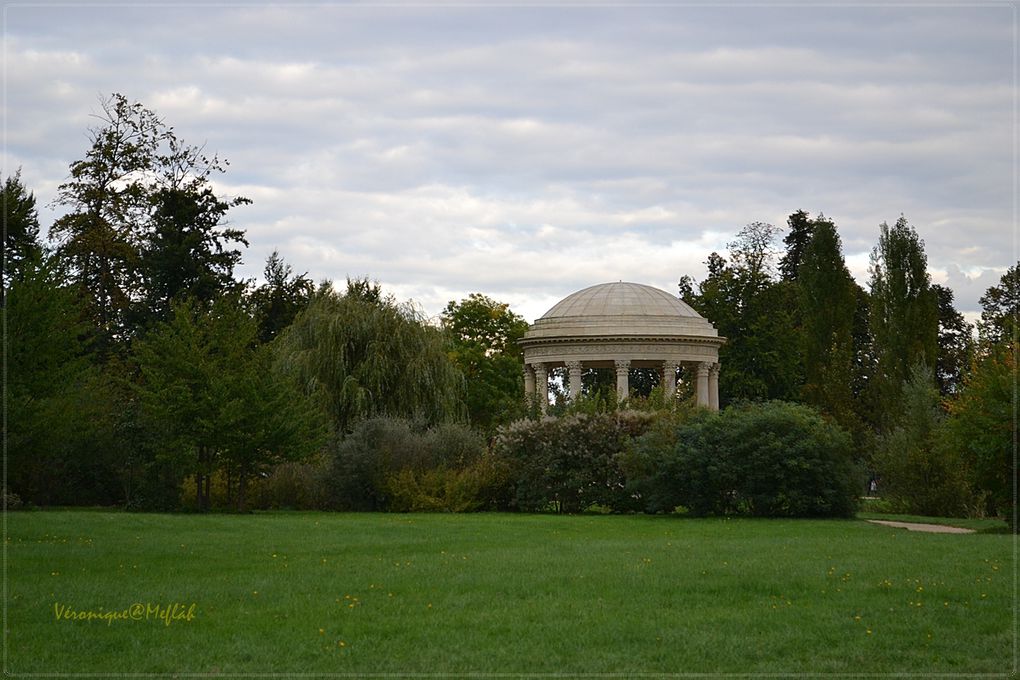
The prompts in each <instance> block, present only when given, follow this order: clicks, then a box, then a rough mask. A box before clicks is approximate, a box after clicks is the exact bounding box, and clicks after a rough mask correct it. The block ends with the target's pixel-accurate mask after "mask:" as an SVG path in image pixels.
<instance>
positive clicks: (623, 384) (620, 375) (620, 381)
mask: <svg viewBox="0 0 1020 680" xmlns="http://www.w3.org/2000/svg"><path fill="white" fill-rule="evenodd" d="M613 363H614V364H615V365H616V398H617V400H618V401H623V400H624V399H626V398H627V395H629V394H630V360H629V359H617V360H616V361H614V362H613Z"/></svg>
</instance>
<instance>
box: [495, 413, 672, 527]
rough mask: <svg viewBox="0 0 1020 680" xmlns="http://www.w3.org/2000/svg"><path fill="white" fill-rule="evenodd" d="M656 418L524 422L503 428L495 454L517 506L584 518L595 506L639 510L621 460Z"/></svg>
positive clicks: (582, 416)
mask: <svg viewBox="0 0 1020 680" xmlns="http://www.w3.org/2000/svg"><path fill="white" fill-rule="evenodd" d="M654 420H655V415H654V414H652V413H648V412H640V411H613V412H602V413H584V412H580V413H572V414H569V415H565V416H563V417H560V418H544V419H542V420H519V421H517V422H515V423H511V424H510V425H508V426H506V427H504V428H502V429H501V430H500V431H499V433H498V434H497V436H496V439H495V441H494V442H493V453H494V454H495V455H496V456H497V457H498V458H499V459H501V460H504V461H506V463H507V465H508V466H509V468H510V478H511V480H512V486H513V494H514V495H513V502H514V506H515V507H517V508H519V509H521V510H532V511H534V510H548V509H552V508H555V509H556V510H557V511H559V512H580V511H581V510H584V509H585V508H587V507H589V506H591V505H595V504H597V505H601V506H606V507H610V508H613V509H615V510H629V509H633V508H634V505H635V504H634V499H633V498H631V497H630V495H629V493H628V492H627V489H626V480H625V477H624V474H623V469H622V467H621V458H622V456H623V454H624V452H625V450H626V448H627V443H628V441H629V440H630V438H631V437H633V436H635V435H637V434H640V433H642V432H644V431H645V430H646V429H647V428H648V427H650V426H651V423H652V422H653V421H654Z"/></svg>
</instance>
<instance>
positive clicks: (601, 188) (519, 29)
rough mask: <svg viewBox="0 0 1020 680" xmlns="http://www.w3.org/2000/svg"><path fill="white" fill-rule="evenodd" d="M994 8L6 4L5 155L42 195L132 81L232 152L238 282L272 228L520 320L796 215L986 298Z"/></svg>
mask: <svg viewBox="0 0 1020 680" xmlns="http://www.w3.org/2000/svg"><path fill="white" fill-rule="evenodd" d="M1007 10H1008V8H1005V7H900V8H880V7H843V8H839V7H824V6H799V7H787V8H781V7H777V8H772V7H764V6H762V7H720V8H705V7H683V6H678V7H673V8H604V7H601V8H600V7H584V6H575V7H554V6H549V7H519V8H514V7H502V8H482V7H468V6H465V7H425V6H413V7H372V6H363V5H343V6H290V7H288V6H287V5H272V6H261V5H258V4H252V5H250V6H242V7H219V8H216V7H212V8H196V7H193V6H187V5H181V6H168V7H128V6H120V7H118V6H109V7H96V6H85V5H83V6H81V7H62V8H59V13H57V8H53V7H48V8H47V7H37V8H36V7H16V8H8V24H7V35H6V39H7V42H6V50H7V54H6V58H7V92H8V107H9V111H10V115H9V117H8V122H7V137H6V140H5V143H6V144H5V150H4V166H5V168H13V167H17V166H19V165H20V166H23V177H24V178H25V180H26V182H28V184H29V186H30V188H32V189H33V190H34V191H35V192H36V194H37V196H38V197H39V198H40V201H41V202H43V203H45V202H47V201H48V200H50V199H51V198H52V196H53V195H54V191H55V187H56V185H57V184H58V183H59V182H60V181H61V180H62V179H63V177H64V176H65V175H66V171H67V165H68V163H70V162H71V161H72V160H74V159H76V158H79V157H80V156H81V155H82V154H83V153H84V150H85V144H86V140H85V135H84V131H85V127H86V126H87V125H88V124H89V123H90V119H89V118H88V113H89V112H90V111H95V110H96V108H97V103H96V97H97V95H98V94H99V93H110V92H113V91H118V92H123V93H125V94H127V95H128V96H129V97H132V98H134V99H137V100H140V101H142V102H143V103H145V104H146V105H147V106H149V107H151V108H153V109H155V110H156V111H158V112H159V113H160V114H161V115H163V116H164V117H165V119H166V120H167V121H169V122H170V123H171V124H173V125H174V126H175V128H176V130H177V131H178V133H179V134H180V136H181V137H182V138H184V139H185V140H188V141H192V142H198V143H201V142H206V143H207V144H208V147H209V148H210V150H213V151H216V152H219V153H220V154H222V155H223V156H225V157H227V158H229V159H230V161H231V169H230V172H229V173H228V174H227V175H226V176H224V177H223V178H221V180H220V187H221V188H222V190H224V191H225V192H227V193H231V194H241V195H246V196H249V197H251V198H253V199H254V200H255V203H254V205H252V206H248V207H244V208H239V209H238V210H237V211H236V214H235V215H234V216H233V221H234V223H235V224H236V225H238V226H241V227H243V228H245V229H247V230H248V234H249V238H250V240H251V243H252V247H251V249H250V251H249V253H248V256H247V263H246V265H245V270H244V273H245V274H246V275H250V276H257V275H258V273H259V272H260V270H261V266H262V263H261V260H262V259H263V258H264V257H265V256H266V255H267V254H268V253H269V252H270V251H271V250H272V249H273V248H274V247H279V248H280V250H281V252H282V253H283V255H284V256H285V257H286V258H287V259H288V260H289V261H291V262H292V263H293V264H294V266H295V268H297V269H298V270H301V271H305V270H307V271H309V273H310V274H311V275H312V276H314V277H316V278H321V277H332V278H343V277H344V276H345V275H347V274H351V275H368V276H371V277H374V278H377V279H379V280H380V281H381V282H382V283H383V284H384V286H386V287H387V288H388V289H390V290H393V291H394V292H395V293H397V294H398V295H401V296H404V297H413V298H414V299H415V300H417V301H419V302H420V303H421V304H422V305H423V306H424V307H425V309H426V310H427V311H429V312H430V313H437V312H438V311H439V310H440V309H441V308H442V306H443V305H444V304H445V302H446V301H447V300H448V299H452V298H456V297H462V296H464V295H466V294H467V293H469V292H473V291H482V292H485V293H487V294H489V295H492V296H494V297H497V298H499V299H503V300H506V301H507V302H510V303H511V304H513V305H514V306H515V309H517V310H518V311H520V312H521V313H522V314H524V315H525V316H526V317H528V318H534V317H535V316H537V315H539V314H541V313H542V312H544V311H545V309H546V308H548V307H549V306H551V304H552V303H553V302H555V301H556V299H558V298H559V297H561V296H562V295H565V294H567V293H569V292H571V291H572V290H575V289H578V288H581V287H583V286H586V285H590V284H592V283H597V282H599V281H603V280H615V279H630V280H638V281H642V282H646V283H650V284H653V285H658V286H660V287H663V288H665V289H667V290H673V289H674V286H675V282H676V280H677V279H678V278H679V276H681V275H682V274H685V273H689V274H693V275H695V276H701V275H703V266H702V261H703V260H704V259H705V257H706V256H707V254H708V253H709V252H711V251H712V250H720V249H723V248H724V246H725V243H726V242H727V241H728V240H730V239H731V238H732V237H733V235H734V234H735V233H736V231H738V230H739V228H740V227H741V226H742V225H743V224H745V223H747V222H750V221H753V220H767V221H772V222H774V223H777V224H783V223H785V219H786V216H787V215H789V213H791V212H793V211H794V210H796V209H800V208H803V209H806V210H810V211H812V212H817V211H824V212H825V213H826V215H828V216H830V217H831V218H833V219H834V220H835V221H836V222H837V224H838V225H839V227H840V232H841V234H842V237H843V243H844V248H845V250H846V252H847V256H848V262H849V263H850V265H851V269H852V270H853V271H854V273H855V275H856V276H858V278H859V280H860V281H861V282H862V283H863V282H864V281H866V276H867V274H866V263H867V253H868V252H869V251H870V250H871V248H872V247H873V245H874V243H875V241H876V240H877V235H878V224H879V223H880V222H882V221H888V222H892V221H895V219H896V218H897V217H898V216H899V215H900V213H904V214H905V215H906V216H907V217H908V219H909V220H910V221H911V223H912V224H914V225H915V226H916V228H917V229H918V231H919V233H920V234H921V236H922V237H923V238H924V239H925V242H926V244H927V252H928V256H929V263H930V266H931V270H932V273H933V276H934V277H935V278H936V280H942V281H943V282H945V283H947V285H950V286H951V287H952V288H953V289H954V290H955V291H956V297H957V303H958V305H959V307H960V308H961V309H964V310H967V311H969V312H971V313H972V314H973V313H975V312H976V310H977V309H978V303H977V300H978V298H979V297H980V295H981V294H982V293H983V292H984V288H987V285H992V284H994V283H995V282H997V280H998V275H999V274H1001V272H1002V271H1004V270H1005V268H1006V267H1008V266H1010V265H1011V264H1012V263H1013V262H1015V261H1016V253H1015V251H1014V249H1013V236H1012V230H1013V225H1012V200H1013V186H1012V181H1013V180H1012V155H1011V150H1010V145H1011V140H1012V127H1013V124H1014V121H1013V118H1012V116H1013V114H1012V101H1013V91H1012V70H1011V68H1012V50H1013V46H1012V39H1013V38H1012V32H1011V31H1012V28H1011V25H1012V24H1011V21H1012V19H1011V15H1010V13H1009V11H1007ZM52 215H53V213H51V212H48V211H47V212H45V213H44V219H49V218H51V217H52ZM964 272H967V274H970V275H971V276H968V275H967V274H965V273H964ZM972 277H973V278H972ZM992 279H994V281H993V280H992ZM989 281H991V283H989ZM986 284H987V285H986Z"/></svg>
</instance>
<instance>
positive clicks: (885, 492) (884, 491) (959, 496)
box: [875, 365, 982, 517]
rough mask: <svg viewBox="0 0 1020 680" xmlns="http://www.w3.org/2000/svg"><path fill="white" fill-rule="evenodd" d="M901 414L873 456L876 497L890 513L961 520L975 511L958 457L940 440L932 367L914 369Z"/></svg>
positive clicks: (977, 501) (941, 419) (941, 416)
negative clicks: (876, 482) (886, 503)
mask: <svg viewBox="0 0 1020 680" xmlns="http://www.w3.org/2000/svg"><path fill="white" fill-rule="evenodd" d="M902 409H903V411H902V414H901V415H900V416H899V417H898V418H897V419H896V420H895V421H894V423H895V426H894V427H893V428H892V429H891V430H890V431H889V432H888V433H886V435H885V436H883V437H882V438H881V439H880V440H879V442H878V447H877V450H876V452H875V465H876V467H877V469H878V473H879V489H878V491H879V493H880V494H881V495H882V497H883V498H885V499H887V500H888V501H889V504H890V506H891V508H892V510H893V511H894V512H903V513H908V514H913V515H933V516H945V517H964V516H967V515H972V514H975V512H976V511H978V510H979V509H980V506H981V504H982V503H981V497H980V495H977V494H975V493H974V492H973V491H972V488H971V483H970V478H971V476H970V472H969V470H968V467H967V465H966V464H965V462H964V459H963V456H962V455H961V454H960V452H959V450H958V448H957V447H956V446H954V445H953V442H952V441H951V440H950V439H948V438H947V437H946V436H945V429H946V426H945V413H944V412H943V410H942V407H941V405H940V404H939V392H938V389H937V388H936V386H935V376H934V375H933V373H932V371H931V369H928V368H926V367H924V366H923V365H918V366H914V367H913V369H912V370H911V375H910V379H909V380H908V381H907V382H906V383H904V385H903V398H902Z"/></svg>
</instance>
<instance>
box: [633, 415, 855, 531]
mask: <svg viewBox="0 0 1020 680" xmlns="http://www.w3.org/2000/svg"><path fill="white" fill-rule="evenodd" d="M628 469H629V470H630V471H631V488H632V489H633V490H634V491H635V492H636V493H637V494H639V495H640V497H641V498H642V500H643V502H644V503H645V509H646V510H647V511H649V512H670V511H672V510H673V509H674V508H676V507H678V506H682V507H685V508H687V509H688V510H689V511H690V512H692V513H693V514H696V515H728V514H749V515H755V516H767V517H848V516H851V515H852V514H853V512H854V510H855V509H856V503H857V496H858V492H859V489H860V484H859V481H860V480H859V477H858V474H857V470H856V468H855V466H854V464H853V462H852V454H851V442H850V437H849V436H848V435H847V433H846V432H845V431H844V430H843V429H842V428H840V427H839V426H838V425H836V424H834V423H831V422H829V421H826V420H825V419H823V418H822V417H821V416H820V415H819V414H818V413H817V412H815V411H813V410H812V409H810V408H808V407H806V406H801V405H797V404H790V403H784V402H768V403H763V404H748V405H745V406H733V407H730V408H728V409H725V410H724V411H721V412H718V413H708V412H702V413H699V414H698V415H697V416H695V417H694V418H693V419H692V420H691V421H689V422H686V423H683V424H681V425H680V426H679V427H677V428H676V429H675V432H672V433H671V432H669V431H668V430H664V429H662V428H657V429H653V430H651V431H650V432H649V433H647V434H645V435H644V437H642V438H640V439H639V440H638V441H637V442H636V443H635V449H634V454H633V455H632V457H631V458H630V459H629V461H628Z"/></svg>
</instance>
